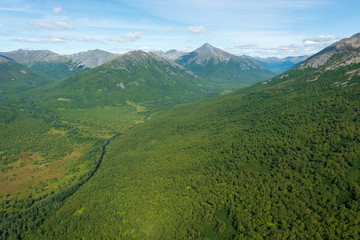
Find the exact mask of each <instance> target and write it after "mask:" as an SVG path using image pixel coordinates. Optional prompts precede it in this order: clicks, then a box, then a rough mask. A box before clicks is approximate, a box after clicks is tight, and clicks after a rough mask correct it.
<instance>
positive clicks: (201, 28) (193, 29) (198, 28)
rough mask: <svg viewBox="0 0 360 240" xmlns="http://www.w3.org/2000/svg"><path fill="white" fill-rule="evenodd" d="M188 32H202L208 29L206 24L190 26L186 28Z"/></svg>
mask: <svg viewBox="0 0 360 240" xmlns="http://www.w3.org/2000/svg"><path fill="white" fill-rule="evenodd" d="M186 31H187V32H189V33H192V34H200V33H203V32H205V31H206V29H205V27H204V26H190V27H188V28H187V29H186Z"/></svg>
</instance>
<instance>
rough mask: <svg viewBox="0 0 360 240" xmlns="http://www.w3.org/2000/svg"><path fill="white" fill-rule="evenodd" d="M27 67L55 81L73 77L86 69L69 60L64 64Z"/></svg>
mask: <svg viewBox="0 0 360 240" xmlns="http://www.w3.org/2000/svg"><path fill="white" fill-rule="evenodd" d="M28 66H29V67H31V68H32V69H35V70H37V71H40V72H43V73H45V74H47V75H49V76H51V77H53V78H56V79H63V78H66V77H70V76H74V75H76V74H78V73H81V72H83V71H85V70H86V69H87V67H85V66H78V64H77V63H74V62H73V61H71V60H68V61H64V62H34V63H31V64H29V65H28Z"/></svg>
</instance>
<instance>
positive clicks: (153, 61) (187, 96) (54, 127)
mask: <svg viewBox="0 0 360 240" xmlns="http://www.w3.org/2000/svg"><path fill="white" fill-rule="evenodd" d="M2 61H3V62H2V63H1V64H3V65H2V66H1V64H0V67H2V69H1V70H2V73H3V75H2V76H3V78H4V79H6V77H13V78H16V80H18V81H17V82H14V80H11V81H5V80H4V81H3V82H4V84H3V85H2V86H4V87H3V89H4V91H3V93H4V94H3V95H2V97H3V99H4V102H3V103H4V104H3V105H4V107H3V109H2V114H3V115H2V116H4V117H3V119H2V122H1V124H2V128H1V132H0V140H1V141H0V142H1V144H0V157H1V171H2V175H1V179H0V196H1V197H0V209H1V211H0V217H1V221H0V233H1V236H2V237H5V238H13V237H19V236H21V234H22V233H23V232H24V231H26V229H28V230H34V229H36V228H37V227H38V226H39V225H40V224H41V223H42V221H44V220H45V219H46V218H47V217H48V216H49V215H50V214H52V213H53V212H54V211H56V210H57V209H59V208H60V207H61V205H62V204H63V200H64V199H66V198H67V197H68V196H69V195H71V194H73V193H74V192H75V191H76V190H77V189H79V187H80V186H81V185H82V184H84V183H85V182H86V181H87V180H88V179H89V178H90V177H91V176H92V174H93V173H94V172H95V170H96V169H97V166H98V164H99V161H100V156H101V154H102V151H103V149H104V146H105V145H104V144H105V142H106V139H109V138H111V137H113V136H115V135H118V134H119V133H121V132H124V131H126V130H127V129H129V127H132V126H134V125H136V124H139V123H141V122H143V121H144V117H145V116H147V115H148V112H149V111H151V112H154V111H157V109H159V108H161V109H164V108H168V107H169V106H171V105H174V104H176V103H181V102H188V101H193V100H194V99H199V98H204V97H206V96H207V95H209V94H214V93H209V92H210V91H212V90H211V88H210V87H206V88H205V89H206V90H205V89H204V87H203V86H201V83H202V81H203V80H202V79H200V78H199V77H197V76H195V75H194V74H193V73H191V72H188V71H187V70H186V69H184V68H182V67H181V66H179V65H176V64H174V63H173V62H170V61H168V60H165V59H162V58H159V57H157V56H154V55H151V54H147V53H144V52H141V51H138V52H132V53H129V54H127V55H125V56H123V57H121V58H118V59H116V60H114V61H112V62H110V63H109V64H107V65H104V66H101V67H98V68H96V69H93V70H89V71H88V72H84V73H82V74H79V75H77V76H75V77H72V78H69V79H66V80H61V81H57V82H54V83H52V84H48V85H46V86H42V87H38V86H40V85H45V83H47V82H49V81H50V80H51V81H54V79H52V78H50V77H47V78H45V79H50V80H49V81H47V82H45V81H43V80H42V79H41V78H39V76H42V75H44V74H42V73H40V74H39V76H37V75H29V76H31V78H24V77H23V78H20V77H18V75H19V74H20V73H21V74H27V72H26V73H25V71H24V70H23V69H26V70H28V71H29V72H31V73H33V72H34V73H37V72H36V71H34V70H32V69H29V68H27V67H25V66H22V65H20V64H18V63H15V62H9V61H7V60H6V59H3V60H2ZM9 64H10V65H9ZM11 64H12V65H11ZM12 66H14V67H12ZM129 73H131V74H129ZM20 76H22V75H20ZM44 76H45V75H44ZM40 80H41V81H40ZM14 83H17V84H14ZM11 84H13V85H11ZM26 84H27V85H26ZM18 86H21V87H22V88H20V87H18ZM23 86H25V87H23ZM35 87H38V88H35ZM209 89H210V91H208V90H209ZM5 90H6V91H5Z"/></svg>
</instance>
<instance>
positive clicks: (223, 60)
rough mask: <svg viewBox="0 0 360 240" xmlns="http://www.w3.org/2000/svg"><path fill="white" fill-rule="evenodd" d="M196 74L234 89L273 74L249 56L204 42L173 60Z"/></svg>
mask: <svg viewBox="0 0 360 240" xmlns="http://www.w3.org/2000/svg"><path fill="white" fill-rule="evenodd" d="M175 62H177V63H179V64H180V65H183V66H184V67H186V68H187V69H189V70H191V71H193V72H194V73H195V74H197V75H198V76H200V77H202V78H204V79H206V80H208V81H210V82H212V83H214V84H218V85H221V86H223V87H225V88H232V89H236V88H239V87H244V86H248V85H251V84H254V83H257V82H260V81H264V80H266V79H268V78H270V77H272V76H274V75H275V74H274V73H273V72H271V71H269V70H267V69H265V68H264V67H262V66H260V65H259V64H258V63H256V62H255V61H254V60H253V59H251V58H249V57H239V56H236V55H233V54H231V53H228V52H225V51H223V50H221V49H219V48H215V47H213V46H211V45H210V44H208V43H206V44H204V45H203V46H201V47H200V48H198V49H196V50H195V51H193V52H190V53H188V54H185V55H183V56H181V57H179V58H177V59H176V60H175Z"/></svg>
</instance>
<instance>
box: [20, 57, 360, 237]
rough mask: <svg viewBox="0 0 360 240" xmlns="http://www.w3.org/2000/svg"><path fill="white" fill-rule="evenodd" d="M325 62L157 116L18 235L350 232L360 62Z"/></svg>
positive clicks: (355, 196)
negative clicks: (35, 224) (44, 217)
mask: <svg viewBox="0 0 360 240" xmlns="http://www.w3.org/2000/svg"><path fill="white" fill-rule="evenodd" d="M333 59H335V58H333ZM332 63H334V62H332ZM330 64H331V62H329V63H328V65H324V66H323V68H308V69H301V68H299V69H297V70H294V71H289V72H287V73H285V74H283V75H280V76H278V77H276V78H274V79H272V80H271V81H268V82H265V83H266V84H265V83H262V84H258V85H256V86H253V87H251V88H247V89H244V90H239V91H237V92H235V93H232V94H228V95H225V96H221V97H216V98H213V99H211V100H204V101H201V102H196V103H191V104H186V105H182V106H177V107H174V108H172V109H171V110H169V111H167V112H163V113H161V114H155V116H153V118H152V120H151V121H149V122H148V123H146V124H142V125H139V126H137V127H136V128H134V129H133V130H132V131H128V132H126V133H124V134H123V135H122V136H120V137H118V138H116V139H114V141H113V142H111V144H110V145H109V147H108V149H107V152H106V155H105V158H104V161H103V163H102V165H101V168H99V170H98V171H97V173H96V174H95V175H94V177H92V178H91V179H90V181H89V182H88V183H87V184H85V185H84V186H82V187H81V188H80V189H79V190H78V191H77V192H76V193H74V194H73V195H72V196H71V197H70V198H68V199H67V200H66V201H65V202H64V205H63V207H62V208H61V209H60V210H59V211H57V212H56V213H54V214H53V215H52V216H50V217H49V218H48V219H47V220H45V222H44V224H42V226H41V227H40V228H39V229H38V230H37V231H35V232H28V233H26V234H25V235H23V236H27V238H30V239H46V238H47V239H49V238H63V239H79V238H85V239H87V238H88V239H99V238H105V239H106V238H109V239H121V238H124V239H131V238H136V239H357V238H358V237H359V234H360V232H359V230H360V228H359V224H360V204H359V203H360V186H359V184H360V178H359V176H360V158H359V155H360V144H359V143H360V109H359V106H360V102H359V100H360V88H359V86H360V84H359V83H360V77H359V74H357V73H358V72H359V67H360V66H359V65H358V64H349V65H346V66H338V67H336V68H333V69H330V70H329V68H327V70H326V71H324V69H325V68H326V67H329V66H330ZM319 71H323V72H322V74H319ZM315 78H316V80H314V79H315Z"/></svg>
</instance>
